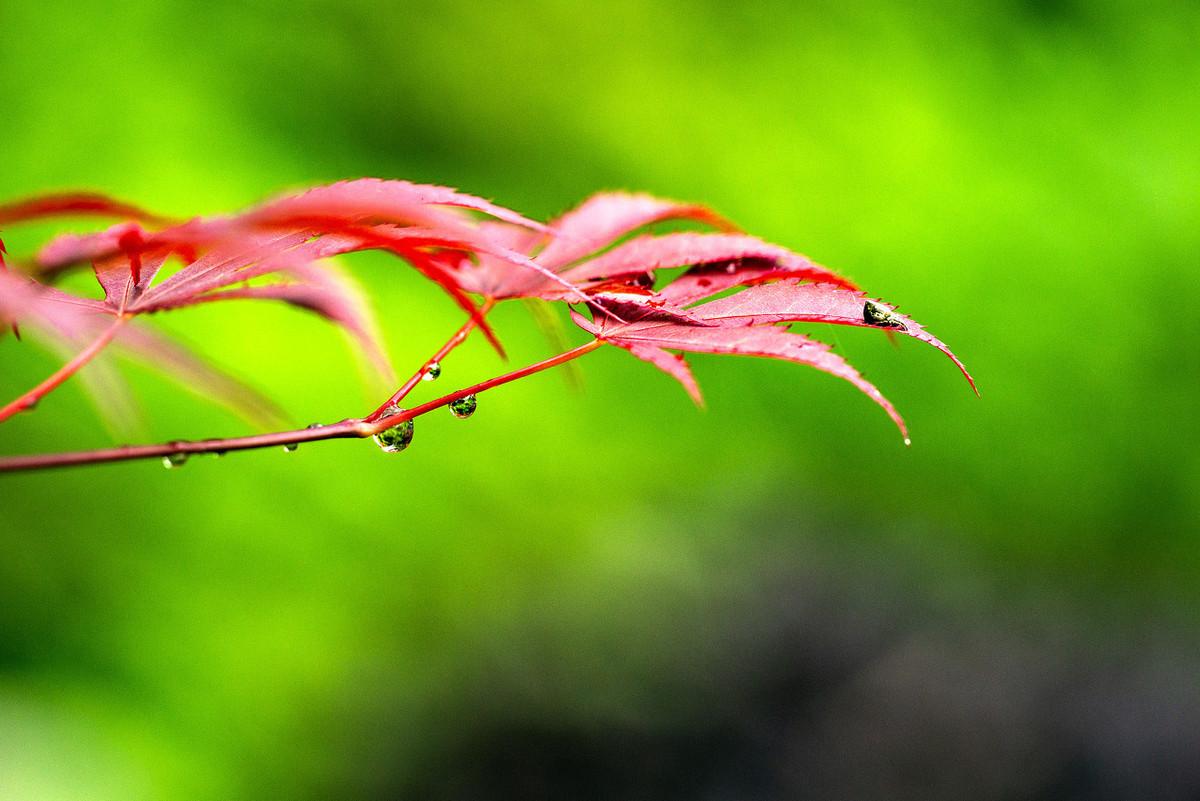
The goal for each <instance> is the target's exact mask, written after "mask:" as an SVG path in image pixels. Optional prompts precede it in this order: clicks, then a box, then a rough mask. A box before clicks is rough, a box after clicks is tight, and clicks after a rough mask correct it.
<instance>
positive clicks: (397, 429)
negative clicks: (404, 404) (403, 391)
mask: <svg viewBox="0 0 1200 801" xmlns="http://www.w3.org/2000/svg"><path fill="white" fill-rule="evenodd" d="M402 411H404V410H403V409H399V408H397V407H395V406H389V407H388V410H387V414H386V415H384V416H385V417H386V416H387V415H392V414H399V413H400V412H402ZM374 439H375V444H376V445H378V446H379V449H380V450H381V451H383V452H384V453H399V452H400V451H402V450H404V449H405V448H407V447H408V446H409V444H410V443H411V442H412V439H413V421H412V420H405V421H404V422H403V423H400V424H399V425H394V426H392V427H391V428H388V429H384V430H383V431H380V432H379V433H378V434H376V435H375V437H374Z"/></svg>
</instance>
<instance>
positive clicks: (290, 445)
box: [283, 442, 300, 453]
mask: <svg viewBox="0 0 1200 801" xmlns="http://www.w3.org/2000/svg"><path fill="white" fill-rule="evenodd" d="M299 448H300V443H299V442H285V443H284V444H283V452H284V453H295V452H296V451H297V450H299Z"/></svg>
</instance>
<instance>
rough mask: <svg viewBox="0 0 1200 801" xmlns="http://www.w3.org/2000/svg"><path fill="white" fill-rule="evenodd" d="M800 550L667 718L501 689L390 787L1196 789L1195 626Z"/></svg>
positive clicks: (982, 792)
mask: <svg viewBox="0 0 1200 801" xmlns="http://www.w3.org/2000/svg"><path fill="white" fill-rule="evenodd" d="M802 562H803V560H792V562H791V565H792V566H791V567H790V568H788V569H786V570H780V571H778V572H777V574H776V575H775V576H774V579H773V580H772V581H770V583H769V585H768V588H763V587H759V588H757V589H756V590H755V592H754V598H755V599H757V600H756V601H755V603H754V604H752V605H748V606H741V607H740V608H738V607H731V609H736V611H731V613H730V614H729V615H728V616H727V617H726V618H725V619H722V620H699V621H696V624H695V627H696V631H695V632H692V634H693V635H695V636H697V637H702V638H705V639H707V641H708V647H707V648H700V649H698V650H697V651H696V652H693V653H691V654H685V655H682V656H681V657H680V662H679V664H678V665H677V666H676V668H677V672H676V673H675V675H673V676H671V680H672V681H673V682H675V686H671V689H670V690H669V693H670V695H671V698H670V699H669V700H668V702H667V704H666V705H667V706H668V707H670V708H672V709H676V710H677V711H678V712H677V714H671V715H668V716H662V717H665V718H668V719H661V718H660V719H656V720H654V721H653V722H634V723H631V722H629V721H628V720H620V721H617V720H607V721H606V720H590V721H589V722H588V723H586V724H581V723H579V722H578V721H577V720H560V721H557V722H556V721H555V720H554V719H546V718H545V717H544V716H540V715H536V714H535V715H530V714H528V711H527V709H526V708H524V707H523V706H522V704H520V703H519V701H518V703H515V704H514V703H512V699H508V701H507V702H505V701H497V697H498V696H499V697H503V696H504V695H505V691H506V689H507V688H503V687H497V686H495V684H490V685H489V687H488V689H487V690H486V691H484V690H482V688H481V689H480V691H479V696H478V700H479V706H478V707H477V708H475V709H473V710H471V711H470V712H468V713H467V714H466V715H464V724H465V725H464V726H463V729H462V733H461V739H459V741H458V742H457V743H455V744H454V745H452V746H451V747H449V748H447V749H445V750H439V751H438V753H437V756H436V757H434V758H433V761H431V762H429V763H427V764H426V765H425V766H424V768H423V770H422V772H421V774H420V775H419V776H416V777H415V778H412V779H411V780H409V781H403V782H399V783H398V786H392V787H390V788H387V789H386V790H385V791H384V792H383V793H382V795H383V796H384V797H400V798H413V799H417V798H420V799H455V801H457V800H458V799H541V798H546V799H549V798H574V799H622V801H629V800H630V799H684V798H687V799H724V798H740V799H744V798H759V799H796V798H856V799H875V798H878V799H909V798H911V799H926V800H928V799H962V798H972V799H1126V798H1128V799H1142V798H1155V799H1194V798H1200V686H1198V684H1197V676H1200V658H1198V657H1197V656H1196V652H1195V651H1194V650H1191V649H1190V647H1189V646H1188V645H1187V642H1186V639H1187V638H1177V639H1174V640H1173V639H1172V638H1171V637H1169V636H1167V635H1166V634H1165V633H1164V631H1163V630H1162V628H1161V627H1155V626H1149V627H1147V628H1145V629H1144V630H1142V632H1141V633H1140V634H1136V635H1135V634H1134V633H1132V632H1130V633H1129V634H1130V636H1129V637H1128V639H1126V640H1125V641H1123V642H1112V641H1107V642H1104V643H1093V642H1087V641H1086V640H1085V639H1084V638H1083V636H1082V635H1080V634H1079V632H1080V631H1081V630H1083V629H1084V628H1086V626H1085V627H1082V628H1080V627H1075V628H1071V629H1067V630H1069V631H1073V632H1075V633H1074V634H1073V635H1068V636H1067V637H1064V636H1063V634H1062V633H1061V631H1062V630H1063V628H1062V623H1063V620H1064V617H1063V615H1062V614H1061V613H1062V611H1063V610H1061V609H1059V610H1055V609H1047V610H1044V611H1045V613H1046V614H1045V615H1044V616H1043V614H1041V611H1039V610H1036V609H1034V610H1030V611H1027V612H1022V613H1014V612H1013V610H1012V608H1006V609H1005V610H993V611H994V613H991V612H989V613H976V614H972V613H971V612H969V611H968V612H967V613H966V614H963V613H962V610H959V613H957V614H954V615H951V616H949V617H944V616H943V615H939V614H937V613H935V612H933V611H932V610H930V609H928V608H925V607H923V606H922V604H920V603H919V602H917V601H915V600H914V598H913V595H912V593H911V592H905V591H902V590H899V589H898V588H896V587H889V586H888V584H887V582H886V581H885V582H884V583H880V582H879V581H873V580H871V579H869V578H867V577H865V576H855V577H848V576H846V575H845V574H844V573H841V574H839V572H838V571H833V572H828V571H820V570H815V571H814V572H812V573H809V572H805V571H796V570H795V565H796V564H799V563H802ZM1152 632H1153V633H1152ZM713 643H717V645H715V646H714V645H713ZM613 670H616V671H619V670H620V668H619V667H613ZM579 692H580V694H581V695H586V694H587V692H588V690H587V688H580V690H579ZM514 695H515V696H518V697H519V696H520V691H516V692H515V693H514ZM681 699H683V700H682V703H681ZM563 713H564V714H566V715H569V714H570V713H569V711H566V710H564V711H563ZM380 789H383V788H380Z"/></svg>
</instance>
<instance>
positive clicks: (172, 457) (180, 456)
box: [162, 453, 188, 470]
mask: <svg viewBox="0 0 1200 801" xmlns="http://www.w3.org/2000/svg"><path fill="white" fill-rule="evenodd" d="M187 460H188V455H187V454H186V453H168V454H167V455H166V456H164V457H163V459H162V462H163V467H165V468H167V469H168V470H173V469H175V468H176V467H183V466H184V465H185V464H187Z"/></svg>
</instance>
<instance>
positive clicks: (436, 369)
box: [421, 362, 442, 381]
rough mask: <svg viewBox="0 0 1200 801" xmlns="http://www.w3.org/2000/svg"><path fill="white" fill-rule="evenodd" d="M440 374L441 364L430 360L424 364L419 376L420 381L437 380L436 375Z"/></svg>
mask: <svg viewBox="0 0 1200 801" xmlns="http://www.w3.org/2000/svg"><path fill="white" fill-rule="evenodd" d="M441 374H442V365H440V364H438V363H437V362H430V363H429V364H427V365H425V373H424V375H422V376H421V380H422V381H437V379H438V376H440V375H441Z"/></svg>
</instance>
